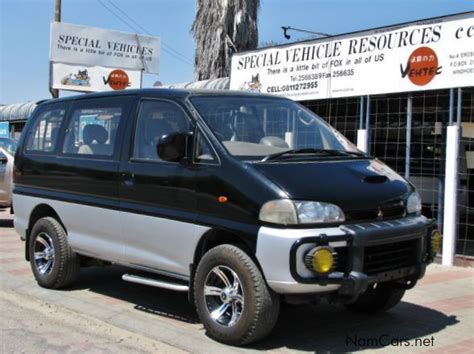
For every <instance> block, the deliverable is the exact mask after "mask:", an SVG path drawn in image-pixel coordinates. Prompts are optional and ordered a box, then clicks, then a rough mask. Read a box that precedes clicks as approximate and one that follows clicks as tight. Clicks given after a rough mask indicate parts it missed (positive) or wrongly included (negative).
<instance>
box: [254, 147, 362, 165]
mask: <svg viewBox="0 0 474 354" xmlns="http://www.w3.org/2000/svg"><path fill="white" fill-rule="evenodd" d="M298 154H321V155H327V156H360V157H367V156H368V155H367V154H365V153H362V152H357V151H345V150H331V149H313V148H305V149H291V150H286V151H280V152H277V153H274V154H270V155H267V156H265V157H264V158H263V159H262V162H265V161H270V160H276V159H278V158H280V157H284V156H285V155H298Z"/></svg>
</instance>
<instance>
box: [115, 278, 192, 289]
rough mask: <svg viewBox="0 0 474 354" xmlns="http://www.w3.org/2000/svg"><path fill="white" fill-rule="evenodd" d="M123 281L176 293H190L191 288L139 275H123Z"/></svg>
mask: <svg viewBox="0 0 474 354" xmlns="http://www.w3.org/2000/svg"><path fill="white" fill-rule="evenodd" d="M122 280H125V281H129V282H131V283H137V284H143V285H149V286H154V287H157V288H163V289H169V290H174V291H189V286H187V285H184V284H177V283H170V282H166V281H162V280H156V279H152V278H145V277H141V276H139V275H132V274H124V275H122Z"/></svg>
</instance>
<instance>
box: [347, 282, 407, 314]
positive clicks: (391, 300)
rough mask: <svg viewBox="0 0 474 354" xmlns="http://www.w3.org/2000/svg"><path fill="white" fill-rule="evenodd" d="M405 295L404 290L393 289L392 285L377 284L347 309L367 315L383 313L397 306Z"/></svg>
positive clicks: (348, 305)
mask: <svg viewBox="0 0 474 354" xmlns="http://www.w3.org/2000/svg"><path fill="white" fill-rule="evenodd" d="M404 294H405V290H404V289H400V288H396V287H392V286H390V284H377V285H373V286H371V287H370V288H369V289H368V290H367V291H366V292H364V293H362V294H361V295H359V298H358V299H357V300H356V301H355V302H353V303H351V304H347V305H346V307H347V308H349V309H350V310H355V311H359V312H365V313H377V312H383V311H387V310H390V309H391V308H392V307H394V306H395V305H397V304H398V303H399V302H400V301H401V299H402V297H403V295H404Z"/></svg>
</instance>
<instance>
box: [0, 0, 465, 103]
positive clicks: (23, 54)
mask: <svg viewBox="0 0 474 354" xmlns="http://www.w3.org/2000/svg"><path fill="white" fill-rule="evenodd" d="M62 3H63V4H62V7H63V12H62V21H63V22H69V23H76V24H82V25H88V26H94V27H102V28H109V29H115V30H120V31H126V32H134V31H133V29H132V28H130V26H129V25H131V26H132V27H133V26H135V28H136V25H134V24H133V22H131V21H130V20H128V19H127V18H126V17H125V16H123V14H120V12H119V11H118V10H117V7H118V8H120V9H121V10H122V11H124V12H125V13H127V15H128V16H129V17H130V18H132V19H133V20H134V21H135V22H136V23H139V24H140V26H141V27H142V28H144V29H146V30H147V32H149V33H151V34H152V35H157V36H160V37H161V39H162V42H164V46H163V47H162V52H161V63H160V71H161V73H160V74H159V75H145V78H144V82H143V85H144V87H151V86H152V85H153V83H154V82H155V81H157V80H159V81H161V82H163V83H173V82H184V81H191V80H193V76H194V75H193V67H192V64H191V63H192V62H193V60H194V41H193V38H192V35H191V33H190V28H191V24H192V21H193V18H194V12H195V0H63V1H62ZM53 4H54V1H53V0H29V1H28V0H0V26H1V27H0V55H1V56H0V82H1V86H0V103H4V104H5V103H7V104H8V103H17V102H26V101H36V100H40V99H45V98H49V97H50V94H49V91H48V75H49V66H48V55H49V23H50V21H51V20H52V17H53ZM114 5H115V6H114ZM473 10H474V1H472V0H261V8H260V11H259V19H258V29H259V42H260V43H266V42H271V41H273V42H279V43H280V42H281V43H284V42H286V40H285V39H284V38H283V35H282V31H281V29H280V27H281V26H283V25H289V26H292V27H296V28H303V29H309V30H314V31H319V32H326V33H331V34H339V33H345V32H352V31H357V30H363V29H367V28H373V27H379V26H386V25H391V24H396V23H400V22H406V21H412V20H417V19H423V18H428V17H435V16H442V15H447V14H453V13H458V12H465V11H473ZM112 11H115V12H116V13H119V14H120V16H121V18H122V20H121V19H119V18H117V17H116V16H114V15H113V14H112V13H111V12H112ZM125 22H128V23H129V25H127V23H125ZM291 35H292V38H291V41H293V40H298V39H307V38H308V37H307V35H305V34H300V35H299V34H297V33H296V32H292V33H291ZM176 52H177V53H179V55H177V54H176ZM61 95H64V94H63V93H62V94H61Z"/></svg>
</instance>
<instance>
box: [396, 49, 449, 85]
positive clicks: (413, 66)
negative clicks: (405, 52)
mask: <svg viewBox="0 0 474 354" xmlns="http://www.w3.org/2000/svg"><path fill="white" fill-rule="evenodd" d="M441 69H442V66H438V57H437V56H436V53H435V51H434V50H433V49H431V48H429V47H421V48H418V49H415V50H414V51H413V53H411V54H410V57H409V58H408V61H407V65H406V67H405V68H403V66H402V64H400V71H401V74H402V78H404V77H408V78H409V79H410V81H411V82H412V83H414V84H415V85H418V86H424V85H426V84H428V83H430V82H431V80H433V79H434V77H435V76H436V75H439V74H441Z"/></svg>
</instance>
